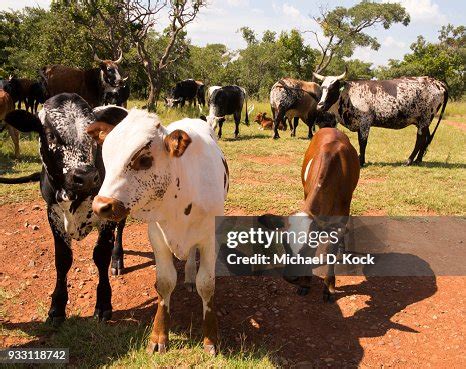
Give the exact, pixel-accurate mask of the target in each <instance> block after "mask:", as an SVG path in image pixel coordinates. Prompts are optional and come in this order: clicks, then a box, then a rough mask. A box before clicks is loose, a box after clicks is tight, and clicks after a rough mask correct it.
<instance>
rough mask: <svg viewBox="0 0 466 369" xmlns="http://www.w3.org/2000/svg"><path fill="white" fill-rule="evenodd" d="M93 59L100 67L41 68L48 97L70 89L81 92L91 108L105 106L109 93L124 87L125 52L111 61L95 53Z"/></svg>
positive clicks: (77, 92) (72, 91) (54, 66)
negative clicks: (121, 65) (122, 69)
mask: <svg viewBox="0 0 466 369" xmlns="http://www.w3.org/2000/svg"><path fill="white" fill-rule="evenodd" d="M94 60H95V61H96V62H97V63H99V68H93V69H88V70H83V69H80V68H72V67H66V66H63V65H51V66H47V67H44V68H42V70H41V72H40V73H41V76H42V77H43V79H44V81H45V85H46V89H47V96H48V97H52V96H55V95H58V94H60V93H63V92H70V93H76V94H78V95H80V96H81V97H82V98H83V99H84V100H86V102H87V103H88V104H89V105H90V106H91V107H92V108H95V107H96V106H100V105H104V101H103V100H104V96H105V94H106V93H108V92H112V93H115V92H116V90H118V89H120V88H124V87H125V81H126V78H122V76H121V73H120V69H119V64H120V63H121V61H122V60H123V55H122V53H121V52H120V57H119V58H118V59H117V60H115V61H112V60H102V59H100V58H99V57H98V56H97V54H94Z"/></svg>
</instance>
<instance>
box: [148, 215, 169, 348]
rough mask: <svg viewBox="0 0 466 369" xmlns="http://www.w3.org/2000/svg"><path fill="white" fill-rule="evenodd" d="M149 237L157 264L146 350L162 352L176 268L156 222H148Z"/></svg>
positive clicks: (165, 345) (166, 338) (167, 329)
mask: <svg viewBox="0 0 466 369" xmlns="http://www.w3.org/2000/svg"><path fill="white" fill-rule="evenodd" d="M149 239H150V243H151V244H152V248H153V250H154V254H155V264H156V266H157V269H156V270H157V280H156V283H155V289H156V291H157V296H158V299H157V313H156V314H155V319H154V326H153V328H152V333H151V336H150V338H149V344H148V346H147V352H148V353H150V354H152V353H153V352H154V351H158V352H159V353H164V352H165V351H166V349H167V346H168V331H169V329H170V296H171V294H172V292H173V290H174V289H175V285H176V269H175V266H174V265H173V256H172V253H171V251H170V249H169V248H168V245H167V244H166V242H165V237H164V235H163V232H162V230H161V229H160V228H159V226H158V224H156V223H151V224H149Z"/></svg>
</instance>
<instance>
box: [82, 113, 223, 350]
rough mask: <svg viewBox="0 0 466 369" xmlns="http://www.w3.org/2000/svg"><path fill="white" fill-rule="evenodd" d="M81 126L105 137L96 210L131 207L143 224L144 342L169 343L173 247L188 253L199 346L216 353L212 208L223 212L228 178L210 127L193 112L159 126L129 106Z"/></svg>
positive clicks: (181, 255)
mask: <svg viewBox="0 0 466 369" xmlns="http://www.w3.org/2000/svg"><path fill="white" fill-rule="evenodd" d="M88 132H89V134H90V135H91V136H92V137H94V138H95V139H96V140H97V141H98V142H102V141H104V140H105V141H104V142H103V150H102V152H103V159H104V163H105V168H106V170H107V175H106V177H105V180H104V183H103V184H102V187H101V189H100V191H99V195H98V196H97V197H96V198H95V199H94V203H93V209H94V211H95V213H96V214H98V215H99V216H101V217H103V218H105V219H111V220H114V221H118V220H120V219H122V218H124V217H125V216H127V214H128V213H130V212H131V215H132V216H133V217H135V218H137V219H140V220H142V221H144V222H147V223H148V225H149V227H148V231H149V239H150V242H151V244H152V247H153V249H154V254H155V260H156V265H157V282H156V290H157V295H158V308H157V313H156V315H155V320H154V327H153V331H152V335H151V337H150V341H149V346H148V350H149V351H150V352H151V353H152V352H153V351H154V350H157V351H158V352H164V351H165V349H166V347H167V344H168V331H169V324H170V296H171V294H172V292H173V290H174V288H175V285H176V279H177V273H176V269H175V267H174V264H173V255H175V256H176V257H177V258H178V259H181V260H187V263H186V268H185V284H186V285H187V287H188V289H189V290H190V291H192V290H193V289H194V283H195V286H196V288H197V291H198V293H199V295H200V296H201V298H202V302H203V312H204V321H203V334H204V348H205V350H206V351H207V352H209V353H215V345H216V343H217V321H216V315H215V311H214V306H213V303H214V302H213V296H214V288H215V254H216V251H215V216H221V215H223V214H224V202H225V198H226V195H227V191H228V184H229V178H228V167H227V163H226V160H225V158H224V156H223V153H222V151H221V150H220V148H219V146H218V144H217V139H216V138H215V133H214V131H213V130H212V128H211V127H210V126H209V125H208V124H207V123H206V122H204V121H202V120H200V119H183V120H180V121H177V122H174V123H172V124H170V125H169V126H168V127H166V128H165V127H163V126H162V125H161V124H160V121H159V120H158V119H157V117H156V116H154V115H152V114H149V113H147V112H146V111H140V110H131V111H130V112H129V115H128V117H126V118H125V119H124V120H123V121H122V122H121V123H120V124H118V125H117V126H116V127H115V128H114V127H113V126H112V125H107V124H102V123H95V124H93V125H92V126H90V127H89V129H88ZM123 141H124V142H125V145H123V146H122V145H120V144H119V143H120V142H123ZM196 249H197V250H199V254H200V264H199V270H198V271H197V273H196V261H195V257H196ZM187 308H189V307H188V306H187Z"/></svg>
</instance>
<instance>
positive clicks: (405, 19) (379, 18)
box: [307, 0, 410, 73]
mask: <svg viewBox="0 0 466 369" xmlns="http://www.w3.org/2000/svg"><path fill="white" fill-rule="evenodd" d="M313 19H314V20H315V21H316V22H317V24H318V25H319V26H320V28H321V29H322V32H323V36H324V37H325V40H324V39H322V38H321V37H319V35H318V34H317V32H315V31H307V32H311V33H313V34H314V36H315V38H316V41H317V44H318V46H319V49H320V51H321V55H320V59H319V62H318V63H317V66H316V69H315V71H316V72H317V73H322V72H323V71H324V70H325V69H326V68H327V67H328V65H329V64H330V62H331V61H332V59H333V57H334V56H338V57H340V58H343V57H351V56H352V55H353V52H354V50H355V48H356V47H358V46H359V47H370V48H371V49H373V50H378V49H379V47H380V44H379V42H378V41H377V38H375V37H373V36H371V35H369V34H367V33H366V32H365V30H367V29H368V28H370V27H373V26H376V25H379V24H381V25H382V26H383V27H384V28H385V29H388V28H390V26H391V25H392V24H394V23H402V24H403V25H405V26H407V25H408V24H409V22H410V17H409V14H408V13H407V12H406V10H405V8H403V7H402V6H401V5H400V4H387V3H374V2H371V1H368V0H363V1H361V2H360V3H359V4H356V5H355V6H353V7H351V8H344V7H341V6H339V7H336V8H335V9H333V10H331V11H324V10H323V9H321V14H320V16H318V17H313Z"/></svg>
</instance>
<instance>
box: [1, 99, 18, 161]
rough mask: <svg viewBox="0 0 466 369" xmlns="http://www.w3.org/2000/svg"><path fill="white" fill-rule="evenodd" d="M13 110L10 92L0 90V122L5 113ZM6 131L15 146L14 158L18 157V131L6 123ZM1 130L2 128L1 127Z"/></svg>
mask: <svg viewBox="0 0 466 369" xmlns="http://www.w3.org/2000/svg"><path fill="white" fill-rule="evenodd" d="M13 110H15V104H14V102H13V99H12V98H11V96H10V94H9V93H7V92H6V91H3V90H0V123H2V122H3V120H4V119H5V117H6V115H7V114H8V113H9V112H11V111H13ZM6 127H7V129H8V133H9V135H10V137H11V140H12V141H13V146H14V148H15V158H18V157H19V132H18V131H17V130H16V129H15V128H14V127H12V126H11V125H9V124H7V125H6ZM2 130H3V128H2Z"/></svg>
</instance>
